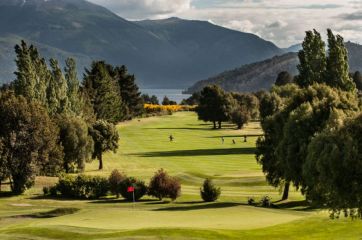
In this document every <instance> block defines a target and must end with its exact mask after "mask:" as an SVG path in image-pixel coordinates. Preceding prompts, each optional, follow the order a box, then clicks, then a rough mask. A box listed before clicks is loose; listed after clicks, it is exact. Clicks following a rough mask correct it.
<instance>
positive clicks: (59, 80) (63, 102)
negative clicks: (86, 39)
mask: <svg viewBox="0 0 362 240" xmlns="http://www.w3.org/2000/svg"><path fill="white" fill-rule="evenodd" d="M50 67H51V69H52V77H51V79H50V82H49V85H48V90H47V95H48V110H49V113H50V114H51V115H54V114H57V113H64V112H68V96H67V92H68V85H67V81H66V80H65V77H64V75H63V72H62V70H61V68H60V67H59V64H58V61H57V60H55V59H50Z"/></svg>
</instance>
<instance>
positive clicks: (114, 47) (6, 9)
mask: <svg viewBox="0 0 362 240" xmlns="http://www.w3.org/2000/svg"><path fill="white" fill-rule="evenodd" d="M21 39H24V40H25V41H27V42H29V43H32V44H34V45H36V46H37V47H38V48H39V49H40V53H41V54H42V55H43V56H45V57H46V58H47V59H49V58H51V57H56V58H57V59H59V60H60V61H64V59H66V58H67V57H74V58H76V60H77V62H78V68H79V72H80V73H81V72H83V70H84V67H87V66H89V64H90V63H91V61H93V60H106V61H107V62H109V63H111V64H115V65H123V64H124V65H126V66H127V67H128V69H129V71H130V72H131V73H134V74H135V75H136V78H137V81H138V83H139V84H140V86H141V87H144V88H186V87H188V86H191V85H192V84H193V83H195V82H196V81H197V80H199V79H205V78H207V77H209V76H212V75H215V74H217V73H219V72H222V71H224V70H225V69H232V68H235V67H238V66H240V65H243V64H249V63H253V62H257V61H261V60H265V59H268V58H270V57H273V56H275V55H278V54H279V55H280V54H283V53H285V51H286V50H284V49H280V48H278V47H277V46H276V45H275V44H273V43H271V42H269V41H266V40H263V39H261V38H260V37H258V36H256V35H253V34H249V33H243V32H238V31H234V30H230V29H227V28H223V27H220V26H217V25H214V24H211V23H209V22H207V21H193V20H182V19H179V18H169V19H164V20H144V21H133V22H132V21H128V20H126V19H123V18H121V17H119V16H118V15H116V14H114V13H113V12H111V11H109V10H107V9H106V8H104V7H101V6H99V5H95V4H93V3H90V2H87V1H85V0H1V1H0V81H1V82H9V81H11V80H13V79H14V75H13V72H14V70H15V62H14V59H15V54H14V50H13V47H14V45H15V44H18V43H19V42H20V40H21Z"/></svg>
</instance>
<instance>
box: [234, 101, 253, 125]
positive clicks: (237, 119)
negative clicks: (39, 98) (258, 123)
mask: <svg viewBox="0 0 362 240" xmlns="http://www.w3.org/2000/svg"><path fill="white" fill-rule="evenodd" d="M249 119H250V114H249V112H248V111H247V110H246V109H244V108H242V107H239V106H238V107H236V108H235V109H234V110H233V111H232V112H231V121H232V122H233V123H235V124H236V125H237V127H238V129H242V127H243V126H244V124H246V123H247V122H248V121H249Z"/></svg>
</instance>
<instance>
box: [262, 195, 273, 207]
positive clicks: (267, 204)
mask: <svg viewBox="0 0 362 240" xmlns="http://www.w3.org/2000/svg"><path fill="white" fill-rule="evenodd" d="M260 205H261V206H262V207H271V205H272V204H271V198H270V197H269V196H264V197H262V198H261V200H260Z"/></svg>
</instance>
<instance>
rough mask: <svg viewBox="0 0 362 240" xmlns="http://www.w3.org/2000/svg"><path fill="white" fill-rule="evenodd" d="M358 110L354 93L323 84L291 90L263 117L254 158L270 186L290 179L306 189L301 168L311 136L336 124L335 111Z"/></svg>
mask: <svg viewBox="0 0 362 240" xmlns="http://www.w3.org/2000/svg"><path fill="white" fill-rule="evenodd" d="M286 87H287V86H286ZM357 110H358V102H357V98H356V96H355V95H354V94H353V93H350V92H344V91H340V90H336V89H333V88H330V87H328V86H326V85H319V84H316V85H313V86H310V87H308V88H303V89H299V90H297V91H296V92H294V93H293V94H292V95H291V97H289V98H288V99H287V101H285V106H284V107H283V108H282V109H281V110H280V111H278V112H276V113H274V114H273V115H271V116H269V117H267V118H266V119H265V120H264V121H262V128H263V130H264V133H265V136H264V137H262V138H259V140H258V142H257V160H258V162H259V163H260V164H262V166H263V171H264V172H265V173H266V177H267V180H268V182H269V183H270V184H272V185H273V186H279V185H281V184H283V183H289V182H293V184H294V185H295V186H296V187H302V189H303V190H304V191H305V192H306V191H308V189H306V188H305V186H306V181H305V178H304V176H303V171H302V169H303V165H304V163H305V159H306V156H307V148H308V145H309V143H310V141H311V139H312V138H313V136H315V135H316V134H317V133H319V132H321V131H323V130H324V129H326V128H333V127H334V126H335V124H336V123H337V122H338V118H337V119H336V113H338V114H339V115H340V116H353V114H354V113H355V112H356V111H357ZM285 196H287V194H286V193H285Z"/></svg>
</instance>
